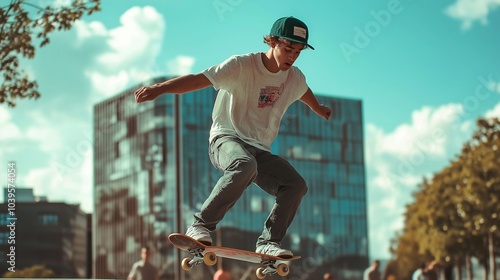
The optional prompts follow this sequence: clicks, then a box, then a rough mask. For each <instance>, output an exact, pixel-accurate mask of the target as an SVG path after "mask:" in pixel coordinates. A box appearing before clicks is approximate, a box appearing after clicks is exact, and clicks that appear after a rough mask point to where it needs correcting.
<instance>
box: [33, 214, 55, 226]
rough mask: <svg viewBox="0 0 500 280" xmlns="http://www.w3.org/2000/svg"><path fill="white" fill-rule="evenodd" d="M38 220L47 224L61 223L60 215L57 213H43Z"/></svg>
mask: <svg viewBox="0 0 500 280" xmlns="http://www.w3.org/2000/svg"><path fill="white" fill-rule="evenodd" d="M38 222H39V223H40V224H42V225H45V226H49V225H50V226H55V225H58V224H59V216H57V215H56V214H41V215H40V216H38Z"/></svg>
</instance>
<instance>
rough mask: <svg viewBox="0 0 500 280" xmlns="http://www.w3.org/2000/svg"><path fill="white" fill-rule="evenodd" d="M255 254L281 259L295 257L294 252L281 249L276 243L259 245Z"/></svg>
mask: <svg viewBox="0 0 500 280" xmlns="http://www.w3.org/2000/svg"><path fill="white" fill-rule="evenodd" d="M255 252H257V253H259V254H264V255H271V256H276V257H281V258H292V257H293V253H292V251H290V250H287V249H283V248H281V247H280V244H279V243H276V242H269V243H266V244H262V245H258V246H257V250H255Z"/></svg>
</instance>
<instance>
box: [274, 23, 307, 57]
mask: <svg viewBox="0 0 500 280" xmlns="http://www.w3.org/2000/svg"><path fill="white" fill-rule="evenodd" d="M269 35H271V36H278V37H281V38H284V39H287V40H289V41H292V42H296V43H301V44H304V45H306V46H307V47H309V48H311V49H313V50H314V48H313V47H312V46H311V45H309V44H308V43H307V39H309V29H308V28H307V25H306V24H305V23H304V22H303V21H301V20H299V19H297V18H294V17H282V18H280V19H278V20H277V21H276V22H275V23H274V24H273V27H272V28H271V33H269Z"/></svg>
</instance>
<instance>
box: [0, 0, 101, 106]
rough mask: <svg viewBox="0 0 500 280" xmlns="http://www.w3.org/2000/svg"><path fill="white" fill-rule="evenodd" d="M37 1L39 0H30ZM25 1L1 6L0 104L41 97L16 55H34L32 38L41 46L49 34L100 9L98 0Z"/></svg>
mask: <svg viewBox="0 0 500 280" xmlns="http://www.w3.org/2000/svg"><path fill="white" fill-rule="evenodd" d="M31 2H39V1H31ZM31 2H30V1H28V0H11V1H10V4H8V5H7V6H2V7H0V81H2V85H1V87H0V104H1V103H6V104H7V105H8V106H9V107H15V106H16V99H23V98H34V99H37V98H39V97H40V92H39V91H38V89H37V88H38V84H37V82H36V81H34V80H32V79H30V77H29V75H28V74H27V73H26V72H25V71H23V70H22V69H19V58H20V57H24V58H28V59H32V58H33V57H35V46H34V43H33V40H34V37H33V36H35V37H36V38H38V39H39V40H40V47H43V46H45V45H47V44H48V43H49V42H50V40H49V37H48V36H49V34H50V33H51V32H53V31H55V30H66V29H70V28H71V26H72V24H73V23H74V22H75V21H76V20H79V19H80V18H81V17H82V16H83V15H85V14H87V15H90V14H92V13H93V12H95V11H99V10H100V0H73V1H72V3H71V5H69V6H58V7H56V6H46V7H39V6H37V5H35V4H33V3H31Z"/></svg>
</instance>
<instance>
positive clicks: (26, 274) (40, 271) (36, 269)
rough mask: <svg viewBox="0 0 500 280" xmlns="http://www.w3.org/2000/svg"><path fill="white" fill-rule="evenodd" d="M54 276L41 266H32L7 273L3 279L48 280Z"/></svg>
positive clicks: (50, 271)
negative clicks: (42, 279)
mask: <svg viewBox="0 0 500 280" xmlns="http://www.w3.org/2000/svg"><path fill="white" fill-rule="evenodd" d="M54 276H55V274H54V272H53V271H52V270H50V269H48V268H46V267H45V266H43V265H34V266H31V267H27V268H25V269H20V270H17V271H15V272H10V271H9V272H6V273H4V275H3V277H5V278H50V277H54Z"/></svg>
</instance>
